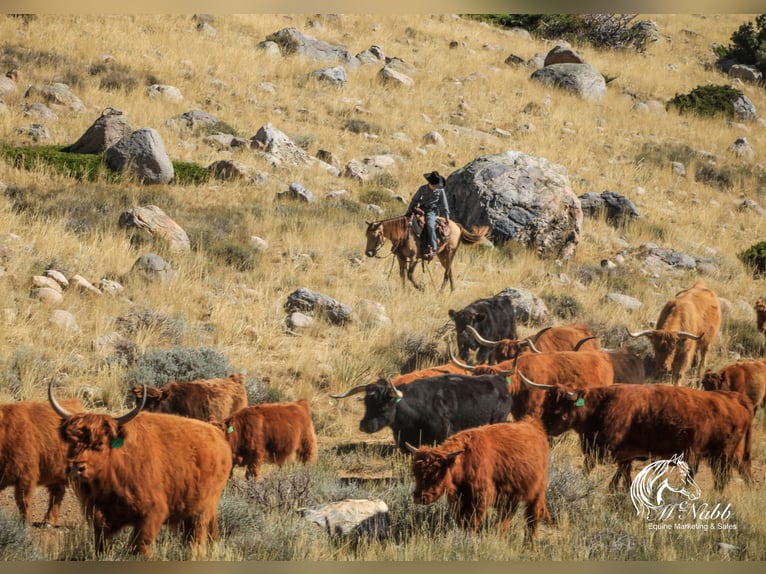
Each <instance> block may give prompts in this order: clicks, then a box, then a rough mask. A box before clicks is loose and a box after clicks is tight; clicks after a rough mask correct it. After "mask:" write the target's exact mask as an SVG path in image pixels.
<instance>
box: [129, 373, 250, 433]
mask: <svg viewBox="0 0 766 574" xmlns="http://www.w3.org/2000/svg"><path fill="white" fill-rule="evenodd" d="M131 391H132V393H133V395H135V397H136V401H140V400H141V397H142V396H143V392H144V388H143V386H136V387H133V388H132V389H131ZM246 406H247V391H246V390H245V377H244V376H243V375H241V374H234V375H229V376H228V377H226V378H223V379H200V380H198V381H188V382H173V383H168V384H166V385H165V386H163V387H162V388H158V389H157V388H154V387H147V388H146V405H145V406H144V410H145V411H148V412H152V413H166V414H171V415H180V416H182V417H189V418H192V419H199V420H201V421H208V420H210V418H211V417H213V418H215V419H218V420H222V419H225V418H226V417H228V416H229V415H230V414H232V413H233V412H234V411H236V410H239V409H241V408H242V407H246Z"/></svg>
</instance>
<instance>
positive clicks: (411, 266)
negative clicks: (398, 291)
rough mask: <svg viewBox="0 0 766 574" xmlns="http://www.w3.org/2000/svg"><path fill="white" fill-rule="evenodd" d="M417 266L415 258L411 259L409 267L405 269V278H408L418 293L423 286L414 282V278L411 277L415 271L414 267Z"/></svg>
mask: <svg viewBox="0 0 766 574" xmlns="http://www.w3.org/2000/svg"><path fill="white" fill-rule="evenodd" d="M417 265H418V260H417V258H413V259H412V261H411V262H410V266H409V267H408V268H407V277H409V278H410V282H411V283H412V284H413V285H414V286H415V289H417V290H418V291H422V290H423V285H422V284H420V283H418V282H417V281H415V277H414V276H413V272H414V271H415V267H417Z"/></svg>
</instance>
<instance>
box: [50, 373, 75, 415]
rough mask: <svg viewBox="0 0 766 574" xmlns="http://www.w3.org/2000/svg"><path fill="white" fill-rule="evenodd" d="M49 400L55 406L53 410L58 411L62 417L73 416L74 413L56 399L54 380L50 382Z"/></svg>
mask: <svg viewBox="0 0 766 574" xmlns="http://www.w3.org/2000/svg"><path fill="white" fill-rule="evenodd" d="M48 401H49V402H50V404H51V406H52V407H53V410H54V411H56V413H58V415H59V416H60V417H62V418H65V419H68V418H69V417H71V416H72V413H70V412H69V411H68V410H66V409H65V408H64V407H62V406H61V405H60V404H59V402H58V401H57V400H56V398H55V397H54V396H53V381H51V382H50V383H48Z"/></svg>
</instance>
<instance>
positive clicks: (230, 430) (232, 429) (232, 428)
mask: <svg viewBox="0 0 766 574" xmlns="http://www.w3.org/2000/svg"><path fill="white" fill-rule="evenodd" d="M226 430H227V431H228V432H234V427H233V426H230V427H229V428H227V429H226Z"/></svg>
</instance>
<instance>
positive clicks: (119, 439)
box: [109, 436, 125, 448]
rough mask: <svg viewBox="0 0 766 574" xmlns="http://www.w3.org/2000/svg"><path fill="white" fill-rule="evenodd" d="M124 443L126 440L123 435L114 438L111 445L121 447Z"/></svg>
mask: <svg viewBox="0 0 766 574" xmlns="http://www.w3.org/2000/svg"><path fill="white" fill-rule="evenodd" d="M124 444H125V441H124V440H123V438H122V437H121V436H117V437H114V438H113V439H112V442H110V443H109V446H111V447H112V448H120V447H121V446H123V445H124Z"/></svg>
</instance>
